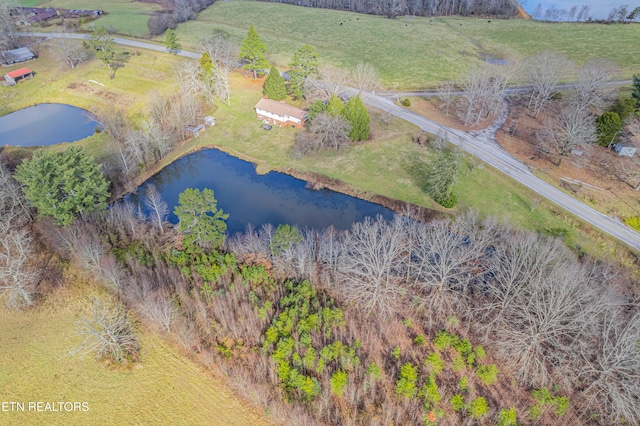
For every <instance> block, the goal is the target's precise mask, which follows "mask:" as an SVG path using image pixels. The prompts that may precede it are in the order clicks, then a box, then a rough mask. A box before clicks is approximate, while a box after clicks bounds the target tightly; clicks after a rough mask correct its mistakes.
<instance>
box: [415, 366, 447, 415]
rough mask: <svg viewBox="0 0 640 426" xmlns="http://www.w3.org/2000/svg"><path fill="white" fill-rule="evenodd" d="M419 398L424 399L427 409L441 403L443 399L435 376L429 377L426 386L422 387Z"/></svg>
mask: <svg viewBox="0 0 640 426" xmlns="http://www.w3.org/2000/svg"><path fill="white" fill-rule="evenodd" d="M418 396H420V397H422V398H423V399H424V407H425V408H426V409H428V408H431V407H433V406H434V405H436V404H438V403H439V402H440V399H442V397H441V396H440V393H439V392H438V384H437V383H436V378H435V376H434V375H433V374H431V375H429V377H428V378H427V380H426V381H425V383H424V385H422V389H420V392H419V393H418Z"/></svg>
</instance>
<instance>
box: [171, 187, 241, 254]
mask: <svg viewBox="0 0 640 426" xmlns="http://www.w3.org/2000/svg"><path fill="white" fill-rule="evenodd" d="M178 203H179V204H178V206H176V208H175V209H174V210H173V214H175V215H176V216H177V217H178V220H179V223H178V228H179V229H180V232H182V233H183V234H184V245H185V246H186V247H187V248H198V247H199V248H210V247H212V248H215V247H218V246H220V245H221V244H222V243H223V242H224V234H225V232H226V231H227V223H226V222H225V220H227V218H228V217H229V215H228V214H225V213H224V212H223V211H222V209H219V208H218V201H217V200H216V198H215V197H214V194H213V190H211V189H208V188H205V189H203V190H202V192H200V190H198V189H194V188H187V189H185V190H184V191H183V192H182V193H180V195H179V196H178Z"/></svg>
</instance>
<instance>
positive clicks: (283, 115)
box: [255, 99, 307, 127]
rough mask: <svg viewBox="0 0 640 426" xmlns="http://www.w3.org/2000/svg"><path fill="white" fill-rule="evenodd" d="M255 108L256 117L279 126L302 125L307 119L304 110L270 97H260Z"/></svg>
mask: <svg viewBox="0 0 640 426" xmlns="http://www.w3.org/2000/svg"><path fill="white" fill-rule="evenodd" d="M255 110H256V115H257V116H258V118H259V119H260V120H262V121H263V122H264V123H266V124H275V125H276V126H280V127H284V126H291V127H304V124H305V122H306V120H307V112H306V111H305V110H303V109H300V108H296V107H294V106H291V105H288V104H285V103H284V102H278V101H274V100H272V99H260V100H259V101H258V103H257V104H256V106H255Z"/></svg>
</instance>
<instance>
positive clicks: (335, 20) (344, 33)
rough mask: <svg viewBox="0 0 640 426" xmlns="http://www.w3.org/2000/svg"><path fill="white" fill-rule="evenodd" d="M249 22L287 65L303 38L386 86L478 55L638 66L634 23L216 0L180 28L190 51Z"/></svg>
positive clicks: (238, 34) (446, 71)
mask: <svg viewBox="0 0 640 426" xmlns="http://www.w3.org/2000/svg"><path fill="white" fill-rule="evenodd" d="M249 25H254V26H255V27H256V29H257V31H258V33H259V34H260V36H261V37H262V38H263V40H264V41H265V43H266V44H267V48H268V54H269V59H270V60H271V61H272V62H275V63H276V64H278V65H279V66H280V67H285V66H286V65H287V64H288V63H289V60H290V58H291V55H292V54H293V52H294V51H295V50H296V49H297V48H298V47H300V46H301V45H302V44H304V43H310V44H312V45H313V46H315V47H316V49H317V51H318V53H319V55H320V58H321V60H322V61H323V62H325V63H331V64H335V65H338V66H345V67H346V66H352V65H355V64H357V63H358V62H369V63H371V64H372V65H374V66H375V67H376V69H377V70H378V71H379V73H380V75H381V77H382V78H383V80H384V85H385V86H386V87H391V88H394V87H395V88H423V87H432V86H436V85H437V84H438V83H439V82H441V81H443V80H451V79H453V80H455V79H458V78H460V76H461V75H462V74H463V73H464V72H465V70H466V69H467V67H468V66H472V65H475V64H478V63H479V62H480V55H481V54H492V55H494V56H497V57H505V56H515V57H519V58H523V57H526V56H529V55H531V54H534V53H537V52H540V51H543V50H545V49H555V50H558V51H560V52H562V53H563V54H565V55H567V56H568V57H569V58H570V59H572V60H574V61H576V62H578V63H582V62H584V61H585V60H587V59H589V58H596V57H608V58H611V59H613V60H614V61H616V62H617V63H619V64H620V66H622V67H623V68H624V76H625V77H629V76H630V75H631V74H632V73H634V72H638V71H639V70H640V26H638V25H635V24H634V25H592V24H589V25H588V24H574V23H562V24H560V23H543V22H535V21H523V20H516V19H514V20H491V22H488V20H486V19H476V18H433V19H432V18H418V17H411V18H398V19H387V18H385V17H381V16H371V15H360V14H355V13H350V12H341V11H333V10H325V9H313V8H306V7H296V6H291V5H283V4H275V3H263V2H253V1H233V2H216V3H215V4H214V5H212V6H210V7H209V8H207V9H206V10H205V11H203V12H201V13H200V14H199V15H198V20H197V21H192V22H188V23H184V24H180V25H179V26H178V34H179V37H180V38H181V41H182V43H183V44H184V45H185V47H189V48H196V47H197V42H198V40H199V39H200V38H202V36H203V35H204V34H207V33H208V32H211V31H212V30H214V29H222V30H224V31H227V32H228V33H229V34H230V35H231V37H232V39H233V40H234V41H235V42H236V43H238V44H240V43H241V41H242V39H243V38H244V37H245V36H246V32H247V29H248V27H249Z"/></svg>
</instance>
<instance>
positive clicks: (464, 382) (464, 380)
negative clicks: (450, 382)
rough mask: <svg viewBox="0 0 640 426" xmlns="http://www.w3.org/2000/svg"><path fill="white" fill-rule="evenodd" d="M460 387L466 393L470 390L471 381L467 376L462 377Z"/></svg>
mask: <svg viewBox="0 0 640 426" xmlns="http://www.w3.org/2000/svg"><path fill="white" fill-rule="evenodd" d="M458 387H459V388H460V390H461V391H462V392H465V391H466V390H467V389H468V388H469V379H467V376H462V378H461V379H460V381H459V382H458Z"/></svg>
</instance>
